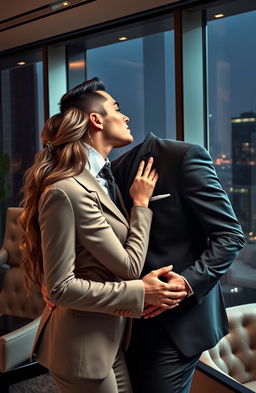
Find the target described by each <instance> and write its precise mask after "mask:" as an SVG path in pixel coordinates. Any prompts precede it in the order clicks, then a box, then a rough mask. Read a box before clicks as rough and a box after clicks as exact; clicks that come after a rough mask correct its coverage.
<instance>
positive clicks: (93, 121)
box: [89, 112, 103, 130]
mask: <svg viewBox="0 0 256 393" xmlns="http://www.w3.org/2000/svg"><path fill="white" fill-rule="evenodd" d="M89 122H90V125H91V126H92V127H93V128H94V129H97V130H102V129H103V119H102V116H101V115H100V114H99V113H96V112H92V113H90V114H89Z"/></svg>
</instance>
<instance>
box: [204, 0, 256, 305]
mask: <svg viewBox="0 0 256 393" xmlns="http://www.w3.org/2000/svg"><path fill="white" fill-rule="evenodd" d="M246 4H247V2H241V1H236V2H233V3H232V6H231V5H228V4H227V5H226V6H225V5H223V6H218V7H214V8H211V9H208V10H207V16H208V24H207V40H208V81H209V82H208V89H209V114H208V115H209V148H210V153H211V155H212V158H213V161H214V164H215V168H216V171H217V174H218V176H219V178H220V180H221V183H222V186H223V187H224V189H225V190H226V192H227V194H228V195H229V198H230V200H231V202H232V205H233V208H234V210H235V212H236V215H237V217H238V219H239V221H240V223H241V225H242V228H243V231H244V233H245V236H246V239H247V245H246V246H245V248H244V250H243V251H242V252H241V254H240V255H239V256H238V257H237V258H236V260H235V262H234V263H233V264H232V266H231V268H230V270H229V271H228V273H227V275H226V277H225V278H224V279H223V292H224V295H225V298H226V303H227V306H229V305H235V304H238V303H247V302H253V301H255V300H256V79H255V68H256V53H255V50H254V41H253V40H254V37H255V34H256V10H253V9H252V8H253V7H254V8H255V5H254V6H253V5H252V4H250V3H248V4H250V9H249V8H245V7H246ZM242 7H243V8H242Z"/></svg>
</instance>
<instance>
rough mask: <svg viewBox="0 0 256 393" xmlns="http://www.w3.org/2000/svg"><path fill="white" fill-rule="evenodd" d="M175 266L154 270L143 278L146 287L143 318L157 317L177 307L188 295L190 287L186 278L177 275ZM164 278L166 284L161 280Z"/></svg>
mask: <svg viewBox="0 0 256 393" xmlns="http://www.w3.org/2000/svg"><path fill="white" fill-rule="evenodd" d="M172 269H173V266H172V265H170V266H165V267H162V268H160V269H157V270H152V271H151V272H150V273H148V274H147V275H146V276H144V277H143V278H142V281H143V282H144V286H145V304H144V310H143V317H144V318H145V319H147V318H150V317H155V316H157V315H159V314H161V313H162V312H164V311H166V310H170V309H172V308H174V307H177V306H178V305H179V304H180V302H181V301H182V300H183V299H184V298H185V297H186V296H187V295H188V293H189V290H190V288H189V285H188V283H187V282H186V281H185V280H184V278H183V277H182V276H181V275H179V274H177V273H175V272H174V271H173V270H172ZM160 277H164V278H165V281H166V282H163V281H161V280H160Z"/></svg>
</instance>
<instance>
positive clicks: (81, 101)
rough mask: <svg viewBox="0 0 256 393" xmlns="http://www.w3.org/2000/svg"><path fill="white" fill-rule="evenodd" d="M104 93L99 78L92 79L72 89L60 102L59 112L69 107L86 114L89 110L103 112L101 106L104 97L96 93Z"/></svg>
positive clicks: (103, 87)
mask: <svg viewBox="0 0 256 393" xmlns="http://www.w3.org/2000/svg"><path fill="white" fill-rule="evenodd" d="M98 90H103V91H105V85H104V83H103V82H102V81H101V80H100V79H99V78H93V79H90V80H88V81H85V82H83V83H81V84H80V85H77V86H75V87H73V89H71V90H69V91H68V92H67V93H66V94H64V95H63V96H62V98H61V100H60V104H59V105H60V112H61V113H64V112H65V111H66V110H68V109H69V108H71V107H76V108H79V109H81V110H82V111H84V112H86V113H88V112H89V111H91V110H97V111H99V112H100V111H102V110H103V111H104V109H103V108H102V107H101V104H102V103H103V102H104V101H105V100H106V98H105V97H103V96H102V95H100V94H99V93H97V91H98Z"/></svg>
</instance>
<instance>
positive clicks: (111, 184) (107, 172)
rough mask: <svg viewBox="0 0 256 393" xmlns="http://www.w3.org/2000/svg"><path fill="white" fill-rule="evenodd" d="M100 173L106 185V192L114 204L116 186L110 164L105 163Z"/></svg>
mask: <svg viewBox="0 0 256 393" xmlns="http://www.w3.org/2000/svg"><path fill="white" fill-rule="evenodd" d="M100 173H101V175H102V177H104V179H105V180H106V181H107V183H108V191H109V195H110V198H111V199H112V201H113V202H114V203H116V200H117V198H116V185H115V179H114V176H113V173H112V171H111V168H110V162H106V164H105V165H104V167H103V168H102V170H101V172H100Z"/></svg>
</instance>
